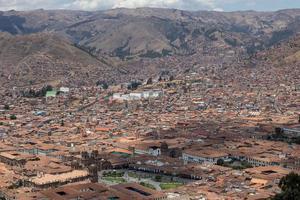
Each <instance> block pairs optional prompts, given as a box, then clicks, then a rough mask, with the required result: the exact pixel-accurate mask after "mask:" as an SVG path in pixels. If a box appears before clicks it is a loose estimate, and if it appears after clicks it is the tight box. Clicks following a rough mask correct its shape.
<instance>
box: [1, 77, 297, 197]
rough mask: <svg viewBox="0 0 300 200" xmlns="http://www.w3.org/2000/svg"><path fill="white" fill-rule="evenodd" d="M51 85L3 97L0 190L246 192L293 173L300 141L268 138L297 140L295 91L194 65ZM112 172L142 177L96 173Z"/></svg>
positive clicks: (23, 193)
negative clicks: (105, 84)
mask: <svg viewBox="0 0 300 200" xmlns="http://www.w3.org/2000/svg"><path fill="white" fill-rule="evenodd" d="M57 91H58V92H56V91H55V92H53V91H52V92H48V93H47V97H42V98H39V97H38V98H25V97H20V98H17V99H14V98H8V97H5V98H1V101H0V110H1V111H0V112H1V116H0V140H1V143H0V176H1V179H0V197H3V198H5V199H22V200H23V199H24V200H26V199H95V198H96V199H124V200H125V199H147V200H150V199H151V200H152V199H153V200H160V199H174V200H177V199H228V198H231V199H246V198H247V199H253V200H254V199H266V198H269V197H270V196H272V195H274V194H276V193H278V192H280V189H279V187H278V182H279V180H280V178H281V177H283V176H285V175H287V174H288V173H289V172H291V171H295V172H297V173H299V172H300V162H299V157H300V145H299V144H297V143H294V142H292V143H289V142H287V141H286V140H283V139H282V140H279V139H278V138H277V140H275V139H276V138H275V137H274V136H273V135H274V134H275V135H276V133H277V134H286V135H289V136H290V137H293V138H295V137H296V138H297V137H298V138H299V113H297V109H295V105H294V104H296V105H297V106H298V107H297V108H299V104H298V103H299V102H298V100H299V97H300V91H298V92H296V91H294V90H289V88H282V92H281V93H280V92H279V93H278V94H277V96H276V97H274V96H273V95H272V93H271V91H273V90H272V89H270V90H269V89H267V88H265V89H260V90H256V89H255V87H254V86H253V87H249V88H244V87H242V86H241V88H238V87H237V86H235V85H234V83H223V82H222V80H220V79H217V78H216V79H209V78H203V77H202V76H201V74H198V73H191V74H189V75H188V76H182V77H178V78H177V79H175V80H171V81H170V80H168V81H161V82H157V83H154V84H145V85H142V86H140V87H139V88H138V89H137V90H135V91H131V90H128V89H127V88H122V87H118V86H110V87H109V88H108V89H102V88H99V87H90V88H89V87H86V88H67V87H60V88H59V89H58V90H57ZM277 92H278V91H277ZM289 92H291V93H292V94H290V93H289ZM284 94H289V95H286V96H285V98H283V97H282V96H283V95H284ZM283 99H284V100H283ZM283 101H285V103H283ZM287 102H289V103H290V105H289V104H288V103H287ZM291 105H293V106H291ZM289 108H290V109H289ZM274 138H275V139H274ZM295 141H296V140H295ZM120 170H121V172H122V173H125V174H130V173H134V174H141V176H142V177H139V178H134V177H131V178H130V177H128V175H123V174H122V175H120V177H117V178H116V177H109V179H113V178H115V179H113V180H114V181H115V180H117V181H120V182H121V183H120V182H114V181H110V180H109V179H106V180H104V179H102V178H103V177H102V175H101V173H102V172H103V171H108V172H119V171H120ZM132 176H134V175H132ZM104 178H105V177H104ZM151 184H152V185H153V187H152V188H151V187H149V185H151ZM168 184H170V185H172V184H173V185H176V184H177V185H178V188H176V189H175V187H170V188H164V187H163V186H164V185H168Z"/></svg>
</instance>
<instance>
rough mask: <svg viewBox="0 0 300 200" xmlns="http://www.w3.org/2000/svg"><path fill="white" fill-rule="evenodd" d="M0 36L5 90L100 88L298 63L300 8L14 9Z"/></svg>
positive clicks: (0, 15)
mask: <svg viewBox="0 0 300 200" xmlns="http://www.w3.org/2000/svg"><path fill="white" fill-rule="evenodd" d="M0 31H1V33H0V45H1V50H0V83H1V85H2V86H3V87H6V88H7V87H14V86H16V87H30V86H35V85H43V84H50V83H51V84H53V85H71V86H79V85H94V84H95V83H96V82H97V81H99V80H100V81H103V80H105V81H107V82H109V83H121V82H128V81H131V80H144V79H147V78H149V77H154V76H157V75H159V74H160V73H161V72H163V71H169V72H170V73H172V74H174V75H178V74H181V73H184V72H186V71H199V70H200V71H201V70H203V69H207V68H209V69H212V68H225V69H227V68H228V67H233V68H234V67H235V66H236V67H247V66H251V67H259V66H265V64H266V63H267V60H268V59H269V64H271V65H276V64H277V65H278V64H279V63H283V61H284V62H286V63H289V64H290V63H294V64H295V63H298V62H299V45H298V41H299V35H298V33H299V32H300V9H293V10H280V11H277V12H255V11H243V12H214V11H197V12H190V11H182V10H175V9H159V8H138V9H114V10H106V11H94V12H87V11H70V10H34V11H22V12H21V11H14V10H11V11H7V12H0ZM288 44H290V45H292V46H293V50H290V49H289V47H288V46H289V45H288ZM287 48H288V49H289V50H288V51H287ZM275 52H276V53H275ZM280 52H281V53H280ZM272 55H273V56H274V57H272ZM281 57H284V58H281ZM282 59H283V60H282ZM270 61H271V62H270Z"/></svg>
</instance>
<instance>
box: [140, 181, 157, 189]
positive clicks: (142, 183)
mask: <svg viewBox="0 0 300 200" xmlns="http://www.w3.org/2000/svg"><path fill="white" fill-rule="evenodd" d="M140 185H142V186H144V187H147V188H150V189H152V190H156V189H155V187H154V186H153V185H151V184H150V183H145V182H141V183H140Z"/></svg>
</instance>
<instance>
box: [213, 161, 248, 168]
mask: <svg viewBox="0 0 300 200" xmlns="http://www.w3.org/2000/svg"><path fill="white" fill-rule="evenodd" d="M217 165H220V166H223V167H230V168H232V169H236V170H243V169H247V168H252V167H253V166H252V165H251V164H250V163H248V162H247V161H244V160H243V161H240V160H237V159H232V160H231V161H230V162H225V161H224V160H223V159H219V160H218V161H217Z"/></svg>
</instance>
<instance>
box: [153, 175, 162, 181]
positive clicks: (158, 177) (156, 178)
mask: <svg viewBox="0 0 300 200" xmlns="http://www.w3.org/2000/svg"><path fill="white" fill-rule="evenodd" d="M161 179H162V177H161V176H159V175H157V176H155V178H154V180H155V181H156V182H161Z"/></svg>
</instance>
